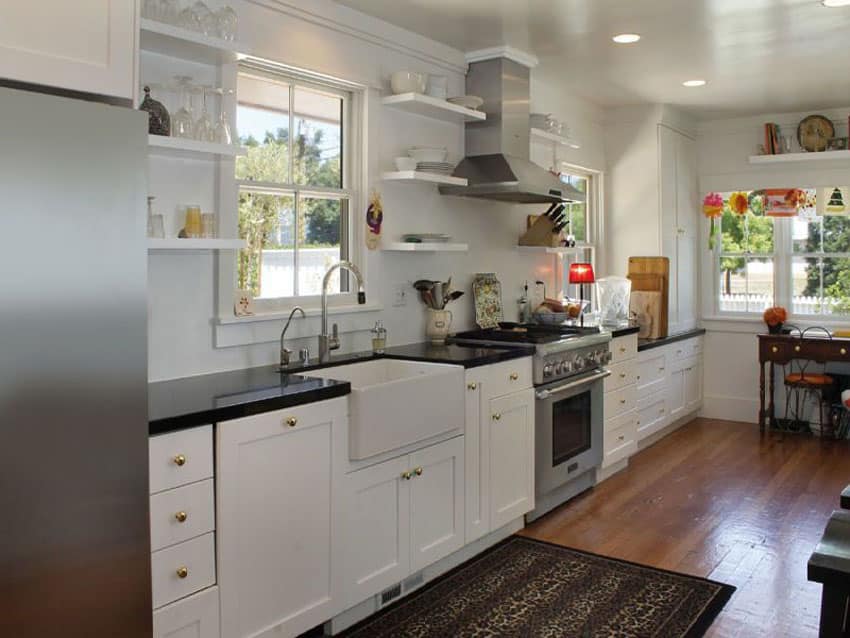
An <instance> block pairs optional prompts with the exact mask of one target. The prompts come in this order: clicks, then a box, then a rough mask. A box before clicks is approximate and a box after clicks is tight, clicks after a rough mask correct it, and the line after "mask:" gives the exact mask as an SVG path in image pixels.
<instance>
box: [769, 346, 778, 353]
mask: <svg viewBox="0 0 850 638" xmlns="http://www.w3.org/2000/svg"><path fill="white" fill-rule="evenodd" d="M770 351H771V352H772V353H773V354H776V353H777V352H779V348H778V347H777V346H771V348H770Z"/></svg>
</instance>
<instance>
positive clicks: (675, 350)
mask: <svg viewBox="0 0 850 638" xmlns="http://www.w3.org/2000/svg"><path fill="white" fill-rule="evenodd" d="M669 347H670V354H671V355H672V357H673V358H674V359H676V360H677V361H678V360H680V359H689V358H690V357H697V356H699V355H701V354H702V337H695V338H693V339H686V340H685V341H680V342H678V343H671V344H670V346H669Z"/></svg>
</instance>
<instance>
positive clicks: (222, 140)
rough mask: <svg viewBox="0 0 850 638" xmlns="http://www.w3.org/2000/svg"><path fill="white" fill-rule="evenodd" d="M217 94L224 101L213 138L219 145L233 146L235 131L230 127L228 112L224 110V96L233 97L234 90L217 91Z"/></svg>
mask: <svg viewBox="0 0 850 638" xmlns="http://www.w3.org/2000/svg"><path fill="white" fill-rule="evenodd" d="M215 92H216V93H218V94H219V95H220V96H222V99H221V108H220V109H219V115H218V121H217V122H216V124H215V129H214V131H213V138H214V140H215V141H216V142H218V143H219V144H233V139H234V137H235V135H234V133H233V129H232V128H231V126H230V121H229V118H228V117H227V111H226V109H225V108H224V96H225V95H232V94H233V89H216V90H215Z"/></svg>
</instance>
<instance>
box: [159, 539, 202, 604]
mask: <svg viewBox="0 0 850 638" xmlns="http://www.w3.org/2000/svg"><path fill="white" fill-rule="evenodd" d="M214 537H215V534H204V535H203V536H199V537H198V538H193V539H192V540H190V541H186V542H185V543H180V544H179V545H174V546H173V547H168V548H167V549H161V550H159V551H158V552H154V553H153V554H151V583H152V589H153V608H154V609H158V608H159V607H162V606H163V605H167V604H168V603H171V602H174V601H175V600H177V599H178V598H183V597H184V596H188V595H189V594H193V593H195V592H196V591H198V590H200V589H203V588H205V587H209V586H210V585H213V584H215V541H214ZM184 570H185V571H184Z"/></svg>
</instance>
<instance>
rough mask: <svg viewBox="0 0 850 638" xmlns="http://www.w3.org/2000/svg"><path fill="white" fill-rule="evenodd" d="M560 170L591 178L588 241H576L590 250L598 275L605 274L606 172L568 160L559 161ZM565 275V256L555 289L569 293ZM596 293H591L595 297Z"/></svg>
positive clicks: (561, 260)
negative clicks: (571, 162) (604, 209)
mask: <svg viewBox="0 0 850 638" xmlns="http://www.w3.org/2000/svg"><path fill="white" fill-rule="evenodd" d="M558 170H560V171H561V172H562V173H568V174H570V175H578V176H579V177H585V178H587V179H589V180H590V190H589V192H588V193H587V201H588V204H589V205H590V207H589V210H588V215H587V221H586V229H587V234H586V238H587V239H586V241H583V242H576V250H589V251H590V263H592V264H593V270H594V272H595V273H596V277H597V278H599V277H601V276H603V275H604V272H603V269H602V266H601V264H604V263H605V255H603V254H602V251H603V246H604V219H605V215H604V214H603V206H604V197H605V173H603V172H602V171H600V170H596V169H593V168H587V167H586V166H580V165H578V164H570V163H568V162H564V161H560V162H558ZM569 285H570V284H568V283H567V282H566V281H565V277H564V258H562V257H560V256H559V257H557V268H556V269H555V290H558V291H560V292H561V293H563V294H567V286H569ZM594 296H595V295H591V297H594Z"/></svg>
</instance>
